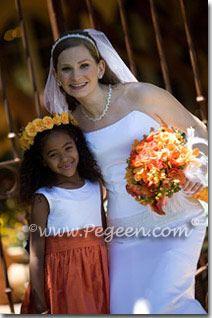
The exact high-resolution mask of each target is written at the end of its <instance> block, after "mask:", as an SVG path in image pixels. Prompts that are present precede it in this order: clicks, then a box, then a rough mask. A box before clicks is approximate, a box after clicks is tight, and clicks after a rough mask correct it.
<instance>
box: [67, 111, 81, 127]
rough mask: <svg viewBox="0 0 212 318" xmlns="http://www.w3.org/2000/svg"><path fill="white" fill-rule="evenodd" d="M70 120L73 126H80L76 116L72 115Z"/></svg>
mask: <svg viewBox="0 0 212 318" xmlns="http://www.w3.org/2000/svg"><path fill="white" fill-rule="evenodd" d="M69 120H70V122H71V123H72V125H74V126H79V124H78V122H77V120H76V119H75V118H74V116H73V115H72V114H69Z"/></svg>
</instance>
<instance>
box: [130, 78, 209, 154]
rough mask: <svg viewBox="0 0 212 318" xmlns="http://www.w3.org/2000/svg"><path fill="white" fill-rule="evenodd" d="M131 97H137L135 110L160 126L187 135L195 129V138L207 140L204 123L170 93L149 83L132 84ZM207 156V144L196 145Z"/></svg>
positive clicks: (134, 103)
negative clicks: (188, 131) (189, 130)
mask: <svg viewBox="0 0 212 318" xmlns="http://www.w3.org/2000/svg"><path fill="white" fill-rule="evenodd" d="M129 92H130V95H131V96H134V98H135V96H136V101H134V102H133V105H134V106H133V108H134V110H140V111H142V112H145V113H146V114H147V115H149V116H150V117H152V118H153V119H154V120H156V121H157V122H158V123H159V124H162V125H163V124H165V125H168V126H172V127H174V128H177V129H180V130H182V131H183V132H185V133H187V128H190V127H193V128H194V129H195V136H196V137H200V138H203V139H207V128H206V126H205V125H204V123H203V122H202V121H201V120H200V119H199V118H197V117H196V116H194V115H193V114H192V113H190V112H189V111H188V110H187V109H186V108H185V107H184V106H183V105H182V104H181V103H180V102H179V101H178V100H177V99H176V98H175V97H174V96H173V95H171V94H170V93H169V92H168V91H166V90H164V89H162V88H159V87H157V86H155V85H152V84H148V83H132V84H131V86H130V87H129ZM195 147H198V148H200V150H201V151H203V152H204V153H205V154H206V155H207V146H206V145H205V144H202V143H201V144H198V145H197V144H196V145H195Z"/></svg>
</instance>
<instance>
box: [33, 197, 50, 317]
mask: <svg viewBox="0 0 212 318" xmlns="http://www.w3.org/2000/svg"><path fill="white" fill-rule="evenodd" d="M48 213H49V205H48V202H47V200H46V198H45V197H44V196H43V195H40V194H36V195H35V196H34V200H33V204H32V211H31V233H30V236H31V239H30V283H31V288H32V296H33V301H34V307H35V311H36V313H37V314H41V313H43V312H44V311H46V310H47V309H48V308H47V304H46V300H45V295H44V261H45V235H43V236H41V233H43V231H44V230H45V228H46V224H47V217H48ZM33 227H34V228H35V227H37V230H36V231H35V232H33V231H32V229H33ZM44 233H45V232H44Z"/></svg>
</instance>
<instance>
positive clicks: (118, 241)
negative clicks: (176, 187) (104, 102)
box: [85, 111, 206, 314]
mask: <svg viewBox="0 0 212 318" xmlns="http://www.w3.org/2000/svg"><path fill="white" fill-rule="evenodd" d="M150 127H154V128H155V129H157V128H158V127H159V124H158V123H156V122H155V121H154V120H153V119H151V118H150V117H149V116H148V115H146V114H144V113H142V112H139V111H133V112H131V113H129V114H128V115H126V116H125V117H124V118H122V119H121V120H119V121H117V122H116V123H114V124H112V125H110V126H108V127H105V128H102V129H99V130H96V131H93V132H88V133H85V137H86V140H87V142H88V146H89V148H90V150H91V151H92V152H93V154H94V155H95V158H96V159H97V162H98V164H99V166H100V168H101V170H102V174H103V177H104V180H105V186H106V187H107V190H108V212H107V214H108V215H107V217H108V226H110V227H114V229H117V228H119V227H122V228H124V229H127V228H129V227H131V228H132V229H133V230H136V229H137V230H139V229H142V231H141V232H139V234H138V235H133V236H131V237H127V235H125V236H121V235H116V237H114V238H113V240H112V242H111V243H110V299H111V305H110V306H111V307H110V308H111V314H206V312H205V311H204V309H203V308H202V306H201V304H200V303H199V302H198V301H197V300H196V299H195V298H194V283H195V281H194V275H195V270H196V266H197V262H198V258H199V255H200V251H201V247H202V244H203V240H204V236H205V230H206V218H205V215H204V210H203V208H202V206H201V204H200V203H199V201H197V200H195V199H192V198H188V197H187V196H186V195H185V193H184V192H183V191H180V192H178V193H176V194H175V195H174V196H173V197H172V198H170V199H169V203H168V205H167V206H165V207H164V211H165V212H166V215H158V214H156V213H155V212H153V211H152V210H151V208H150V207H149V206H143V205H141V204H139V203H138V202H136V201H135V199H134V198H133V197H131V196H130V195H129V194H128V193H127V192H126V189H125V185H126V181H125V179H124V176H125V173H126V170H125V169H126V166H127V164H126V159H127V158H128V157H129V154H130V151H131V145H132V143H133V141H134V139H142V138H143V135H144V134H148V133H149V132H150ZM179 227H180V228H181V229H182V232H183V233H181V234H182V235H180V234H179V233H178V235H176V232H174V231H175V229H176V228H177V229H178V228H179ZM173 233H175V235H174V234H173Z"/></svg>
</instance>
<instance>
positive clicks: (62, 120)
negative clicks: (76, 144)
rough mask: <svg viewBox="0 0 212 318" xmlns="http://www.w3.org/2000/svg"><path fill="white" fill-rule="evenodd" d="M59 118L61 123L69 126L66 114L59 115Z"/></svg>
mask: <svg viewBox="0 0 212 318" xmlns="http://www.w3.org/2000/svg"><path fill="white" fill-rule="evenodd" d="M60 118H61V123H62V124H64V125H66V124H69V116H68V113H64V112H63V113H62V114H61V115H60Z"/></svg>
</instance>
